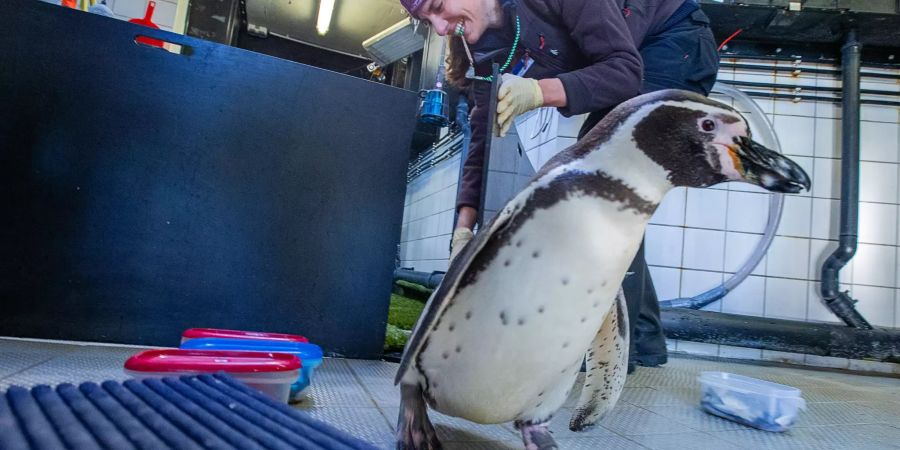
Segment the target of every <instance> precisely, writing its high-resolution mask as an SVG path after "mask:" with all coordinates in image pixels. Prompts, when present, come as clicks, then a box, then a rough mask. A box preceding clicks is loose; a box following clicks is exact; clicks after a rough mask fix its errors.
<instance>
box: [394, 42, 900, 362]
mask: <svg viewBox="0 0 900 450" xmlns="http://www.w3.org/2000/svg"><path fill="white" fill-rule="evenodd" d="M740 62H741V63H744V64H746V63H748V61H746V60H741V61H740ZM760 64H762V63H760ZM765 64H769V63H768V62H766V63H765ZM802 67H808V68H813V67H822V68H831V66H826V65H821V66H819V65H815V64H807V65H801V68H802ZM865 70H866V71H875V70H874V69H869V68H865ZM894 73H895V74H897V71H895V72H894ZM720 79H723V80H738V81H757V82H764V83H780V84H789V85H808V86H813V85H819V86H836V87H839V86H840V79H839V78H835V77H833V76H830V75H821V74H819V75H816V74H808V73H803V72H802V71H801V73H800V75H799V76H796V77H791V76H784V75H783V74H782V73H781V72H779V73H778V75H776V74H775V73H773V72H762V71H755V72H751V71H742V70H722V71H721V72H720ZM863 80H864V82H863V88H873V89H879V90H890V91H893V92H897V91H900V84H898V83H897V82H896V81H895V80H889V79H876V78H863ZM721 100H723V101H729V99H728V98H722V99H721ZM755 101H756V102H757V103H758V104H759V105H760V107H761V109H762V110H763V111H765V112H766V114H767V118H768V119H769V121H770V122H771V123H772V124H773V126H774V129H775V131H776V133H777V135H778V138H779V141H780V142H781V145H782V150H783V151H784V153H785V154H787V155H790V156H791V157H792V158H793V159H794V160H795V161H797V162H798V164H800V165H801V166H802V167H804V169H805V170H806V171H807V172H808V173H809V175H810V176H811V177H812V180H813V188H812V192H810V193H803V194H799V195H789V196H786V197H785V205H784V212H783V216H782V220H781V224H780V226H779V229H778V232H777V236H776V238H775V240H774V241H773V242H772V245H771V247H770V250H769V252H768V253H767V255H766V257H765V258H764V259H763V260H762V262H761V263H760V264H759V265H758V266H757V267H756V269H755V270H754V271H753V273H752V275H751V276H750V277H749V278H748V279H747V280H745V281H744V282H743V283H742V284H741V285H740V286H739V287H738V288H737V289H735V290H734V291H733V292H731V293H729V295H728V296H727V297H725V298H724V299H723V300H721V301H719V302H717V303H715V304H713V305H710V306H709V307H708V308H707V309H711V310H715V311H722V312H729V313H735V314H747V315H755V316H763V317H778V318H787V319H794V320H803V321H819V322H832V323H840V321H839V319H837V317H835V316H834V315H833V314H832V313H831V312H830V311H829V310H828V309H827V308H826V307H825V306H824V305H823V303H822V300H821V297H820V295H819V286H820V283H819V279H820V270H821V266H822V263H823V262H824V260H825V258H827V257H828V255H829V254H831V252H832V251H833V250H834V249H835V248H836V246H837V239H838V218H839V198H840V184H839V183H840V153H841V148H840V141H841V127H840V120H839V119H840V115H841V109H840V105H839V104H832V103H824V102H812V101H800V102H791V101H783V100H766V99H755ZM548 112H549V111H534V112H531V113H529V114H526V115H525V116H523V117H522V118H520V119H519V120H518V132H519V135H520V137H521V139H522V141H523V147H524V149H525V150H526V152H527V154H528V155H529V157H530V159H531V161H532V163H533V164H534V165H535V167H536V168H537V167H540V166H541V165H542V164H543V163H544V162H546V161H547V160H548V159H549V158H550V157H551V156H553V155H554V154H555V153H556V152H557V151H559V150H561V149H563V148H565V147H567V146H568V145H571V144H572V143H574V141H575V136H576V135H577V133H578V129H579V127H580V125H581V122H582V120H583V118H582V117H575V118H568V119H567V118H563V117H561V116H559V115H558V114H555V113H552V114H550V113H548ZM861 113H862V119H863V121H862V124H861V135H862V136H861V157H862V163H861V174H860V197H861V204H860V208H859V242H860V244H859V246H858V250H857V253H856V256H855V257H854V258H853V260H852V261H851V263H850V264H849V265H848V266H846V267H845V268H844V269H843V270H842V271H841V287H842V289H849V290H850V293H851V295H852V296H853V297H854V298H857V299H859V303H858V304H857V308H858V309H859V310H860V312H862V314H863V315H864V316H865V317H866V318H867V319H868V320H869V321H870V322H872V323H873V324H874V325H876V326H882V327H900V265H898V260H900V247H898V243H900V185H898V180H900V111H898V108H892V107H883V106H872V105H863V106H862V111H861ZM458 164H459V162H458V160H455V161H448V162H447V163H445V166H442V167H438V168H436V169H435V173H434V174H431V175H430V176H426V177H422V178H420V179H418V180H416V181H415V182H414V183H412V184H410V186H409V191H410V192H409V193H408V194H407V197H408V198H407V203H408V206H407V209H408V210H410V209H412V210H413V211H416V212H418V214H410V213H409V212H408V214H407V217H406V218H405V219H404V224H405V225H404V229H407V228H408V229H410V230H416V233H412V231H410V232H408V233H406V234H405V236H406V238H405V241H404V244H405V245H406V246H407V247H406V251H407V253H401V255H404V256H401V258H402V259H403V260H404V262H407V261H411V262H418V264H421V267H423V268H427V269H419V270H432V269H442V268H444V267H446V260H445V259H442V258H446V256H447V252H448V251H447V249H448V245H449V233H450V231H451V228H452V219H450V220H451V223H450V224H449V225H448V224H447V223H446V222H442V223H443V225H442V226H441V227H439V234H438V235H437V236H436V237H431V235H427V234H421V233H420V232H419V231H420V230H421V227H416V225H414V224H415V223H416V222H417V221H419V222H421V221H423V220H424V218H425V217H426V216H427V214H441V213H444V212H447V211H449V216H450V217H452V208H453V198H454V197H453V195H452V194H448V195H447V196H440V195H436V194H438V193H440V192H444V190H448V189H449V190H448V191H446V192H453V193H455V191H456V187H455V184H454V183H455V176H456V174H457V170H458ZM410 196H411V197H410ZM433 201H441V202H442V203H440V205H439V206H438V205H436V206H427V207H426V206H422V205H423V204H430V203H431V202H433ZM769 201H770V195H769V194H768V193H766V192H765V191H763V190H762V189H760V188H757V187H754V186H750V185H746V184H738V183H729V184H725V185H721V186H717V187H715V188H711V189H684V188H677V189H674V190H672V191H671V192H670V193H669V194H668V195H667V197H666V199H665V200H664V202H663V204H662V205H661V206H660V208H659V209H658V210H657V212H656V214H655V215H654V216H653V219H652V221H651V224H650V226H649V228H648V230H647V238H646V239H647V259H648V263H649V264H650V266H651V272H652V274H653V279H654V283H655V285H656V289H657V291H658V293H659V296H660V298H661V299H667V298H673V297H676V296H694V295H696V294H699V293H701V292H703V291H705V290H707V289H709V288H712V287H715V286H716V285H718V284H720V283H722V282H723V280H725V279H726V277H729V276H730V275H731V274H732V273H734V271H736V270H737V269H738V268H739V267H740V266H741V265H742V264H743V263H744V261H745V260H746V259H747V257H748V256H749V255H750V252H751V251H752V250H753V249H754V248H755V246H756V243H757V242H758V241H759V239H760V238H761V236H762V232H763V230H764V229H765V224H766V219H767V214H768V208H769ZM444 202H445V203H444ZM417 204H418V205H420V206H418V207H416V208H411V206H413V205H417ZM422 211H427V214H423V213H422ZM428 239H438V240H439V241H440V242H441V243H440V244H438V245H436V246H427V248H428V249H430V250H433V252H432V253H427V256H428V258H421V259H416V258H418V257H419V256H420V255H424V254H425V253H421V254H419V253H415V254H413V253H409V251H410V250H409V249H410V246H411V245H412V243H413V242H414V241H417V240H425V241H427V240H428ZM418 246H419V247H422V246H423V245H422V244H419V245H418ZM411 256H416V258H412V257H411ZM417 268H418V267H417ZM670 348H671V349H673V350H677V351H684V352H692V353H702V354H710V355H720V356H725V357H739V358H750V359H766V360H779V361H789V362H796V363H801V364H810V365H824V366H828V367H844V368H847V367H862V365H861V364H862V363H860V362H858V361H848V360H846V359H839V358H824V359H823V358H818V357H812V356H804V355H795V354H785V353H780V352H770V351H760V350H754V349H742V348H733V347H726V346H718V345H710V344H700V343H693V342H683V341H682V342H675V341H673V342H670ZM865 367H867V368H868V369H870V370H872V369H873V368H874V369H875V370H887V371H890V370H894V371H898V372H900V366H898V365H887V364H881V365H879V364H868V363H866V364H865Z"/></svg>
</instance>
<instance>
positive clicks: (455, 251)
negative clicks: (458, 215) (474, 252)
mask: <svg viewBox="0 0 900 450" xmlns="http://www.w3.org/2000/svg"><path fill="white" fill-rule="evenodd" d="M474 237H475V233H472V230H470V229H468V228H466V227H459V228H457V229H455V230H453V238H452V239H451V240H450V263H451V264H453V260H454V259H456V257H457V255H459V253H460V252H461V251H462V249H463V248H464V247H465V246H466V244H468V243H469V241H471V240H472V238H474Z"/></svg>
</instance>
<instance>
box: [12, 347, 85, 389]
mask: <svg viewBox="0 0 900 450" xmlns="http://www.w3.org/2000/svg"><path fill="white" fill-rule="evenodd" d="M66 347H74V346H72V345H66ZM74 351H75V349H74V348H67V349H66V350H65V352H64V353H63V354H62V355H56V356H51V357H49V358H47V359H45V360H43V361H41V362H38V363H35V364H32V365H30V366H28V367H25V368H23V369H21V370H18V371H15V372H13V373H10V374H8V375H4V376H3V377H0V383H2V382H3V381H4V380H8V379H10V378H12V377H15V376H16V375H19V374H22V373H25V372H27V371H29V370H31V369H34V368H36V367H38V366H42V365H44V364H46V363H48V362H50V361H52V360H54V359H56V358H59V357H61V356H65V355H66V354H68V353H71V352H74Z"/></svg>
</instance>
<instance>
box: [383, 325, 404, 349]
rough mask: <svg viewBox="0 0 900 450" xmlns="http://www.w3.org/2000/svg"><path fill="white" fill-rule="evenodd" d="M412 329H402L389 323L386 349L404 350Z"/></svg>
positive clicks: (385, 337)
mask: <svg viewBox="0 0 900 450" xmlns="http://www.w3.org/2000/svg"><path fill="white" fill-rule="evenodd" d="M409 335H410V331H408V330H401V329H399V328H397V327H395V326H394V325H391V324H388V326H387V333H385V335H384V350H385V351H389V352H400V351H403V347H404V346H405V345H406V341H408V340H409Z"/></svg>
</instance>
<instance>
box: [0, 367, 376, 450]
mask: <svg viewBox="0 0 900 450" xmlns="http://www.w3.org/2000/svg"><path fill="white" fill-rule="evenodd" d="M167 448H170V449H240V450H252V449H284V450H287V449H336V450H338V449H339V450H352V449H360V450H362V449H365V450H368V449H374V448H375V447H374V446H372V445H371V444H369V443H367V442H365V441H362V440H359V439H357V438H355V437H353V436H350V435H348V434H346V433H344V432H342V431H340V430H337V429H335V428H333V427H331V426H330V425H327V424H324V423H321V422H319V421H317V420H314V419H311V418H309V417H306V416H304V415H303V414H301V413H299V412H297V411H295V410H293V409H292V408H291V407H289V406H287V405H286V404H283V403H279V402H276V401H275V400H272V399H270V398H269V397H266V396H265V395H263V394H262V393H260V392H257V391H255V390H253V389H250V388H249V387H247V386H246V385H244V384H242V383H240V382H238V381H236V380H235V379H234V378H231V377H229V376H228V375H225V374H217V375H200V376H196V377H194V376H191V377H187V376H185V377H181V378H161V379H146V380H143V381H136V380H128V381H125V382H124V383H117V382H113V381H106V382H103V383H101V384H99V385H98V384H96V383H83V384H81V385H80V386H77V387H76V386H74V385H72V384H61V385H59V386H57V387H56V389H55V390H54V389H52V388H50V387H49V386H36V387H34V388H32V389H31V390H28V389H25V388H22V387H17V386H13V387H11V388H9V390H7V391H6V394H5V395H0V449H2V450H7V449H9V450H18V449H40V450H44V449H48V450H49V449H53V450H56V449H91V450H93V449H113V450H129V449H141V450H143V449H167Z"/></svg>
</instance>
